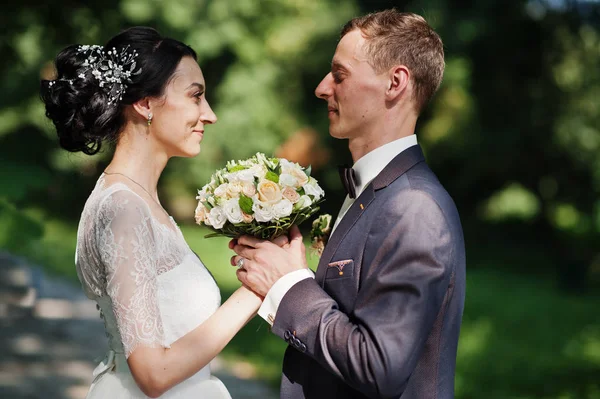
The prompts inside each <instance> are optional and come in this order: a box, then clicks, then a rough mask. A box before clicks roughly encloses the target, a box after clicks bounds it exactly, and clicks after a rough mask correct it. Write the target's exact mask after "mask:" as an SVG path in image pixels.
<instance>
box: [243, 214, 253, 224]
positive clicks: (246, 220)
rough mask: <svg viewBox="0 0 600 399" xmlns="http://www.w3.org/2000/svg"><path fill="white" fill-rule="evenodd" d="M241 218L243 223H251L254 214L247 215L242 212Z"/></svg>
mask: <svg viewBox="0 0 600 399" xmlns="http://www.w3.org/2000/svg"><path fill="white" fill-rule="evenodd" d="M242 219H243V221H244V223H252V221H253V220H254V216H252V215H248V214H247V213H245V212H242Z"/></svg>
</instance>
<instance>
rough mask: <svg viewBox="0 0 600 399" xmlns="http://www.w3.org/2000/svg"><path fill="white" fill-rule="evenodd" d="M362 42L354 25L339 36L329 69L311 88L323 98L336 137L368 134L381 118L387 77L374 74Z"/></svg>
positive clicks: (350, 137)
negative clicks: (315, 87) (316, 84)
mask: <svg viewBox="0 0 600 399" xmlns="http://www.w3.org/2000/svg"><path fill="white" fill-rule="evenodd" d="M365 43H366V39H365V38H364V37H363V36H362V34H361V32H360V30H358V29H357V30H353V31H351V32H348V33H347V34H346V35H345V36H344V37H342V39H341V40H340V42H339V44H338V46H337V49H336V51H335V55H334V56H333V61H332V63H331V72H329V73H328V74H327V75H326V76H325V78H323V80H322V81H321V83H319V86H318V87H317V89H316V90H315V94H316V96H317V97H319V98H322V99H323V100H325V101H327V107H328V111H329V113H328V115H329V133H330V134H331V135H332V136H333V137H336V138H340V139H352V138H355V137H359V136H361V135H362V136H365V135H369V134H371V133H372V131H373V130H375V129H377V125H378V124H379V123H381V121H382V120H383V112H384V111H385V95H384V94H385V91H386V89H387V86H386V85H387V84H388V82H387V77H386V74H379V75H377V74H376V73H375V70H374V69H373V67H371V65H370V64H369V63H368V62H367V55H366V53H365V49H364V47H365Z"/></svg>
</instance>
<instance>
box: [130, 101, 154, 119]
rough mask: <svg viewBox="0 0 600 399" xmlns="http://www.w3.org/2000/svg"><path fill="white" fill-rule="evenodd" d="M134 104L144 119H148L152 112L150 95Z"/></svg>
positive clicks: (135, 109)
mask: <svg viewBox="0 0 600 399" xmlns="http://www.w3.org/2000/svg"><path fill="white" fill-rule="evenodd" d="M132 106H133V110H134V111H135V113H136V114H138V115H139V116H141V117H142V118H144V119H148V118H149V116H148V115H150V114H152V106H151V103H150V100H149V99H148V97H144V98H142V99H141V100H139V101H136V102H134V103H133V104H132Z"/></svg>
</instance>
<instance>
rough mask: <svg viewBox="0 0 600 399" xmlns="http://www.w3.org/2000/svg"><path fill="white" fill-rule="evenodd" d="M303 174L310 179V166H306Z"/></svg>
mask: <svg viewBox="0 0 600 399" xmlns="http://www.w3.org/2000/svg"><path fill="white" fill-rule="evenodd" d="M304 173H306V176H308V177H310V174H311V173H312V166H311V165H308V167H307V168H306V169H304Z"/></svg>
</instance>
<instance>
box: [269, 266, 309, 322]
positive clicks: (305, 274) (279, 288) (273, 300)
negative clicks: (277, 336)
mask: <svg viewBox="0 0 600 399" xmlns="http://www.w3.org/2000/svg"><path fill="white" fill-rule="evenodd" d="M307 278H315V275H314V273H313V272H312V270H310V269H300V270H296V271H293V272H291V273H288V274H286V275H285V276H283V277H281V278H280V279H279V280H277V281H276V282H275V284H273V286H272V287H271V289H270V290H269V292H267V296H266V297H265V300H264V301H263V303H262V305H261V306H260V308H259V309H258V315H259V316H260V317H262V318H263V319H265V320H266V321H267V323H269V324H270V325H271V326H272V325H273V322H274V321H275V315H276V314H277V309H278V308H279V304H280V303H281V301H282V300H283V297H284V296H285V294H287V292H288V291H289V290H290V288H292V287H293V286H294V285H295V284H296V283H298V282H300V281H302V280H304V279H307Z"/></svg>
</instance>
